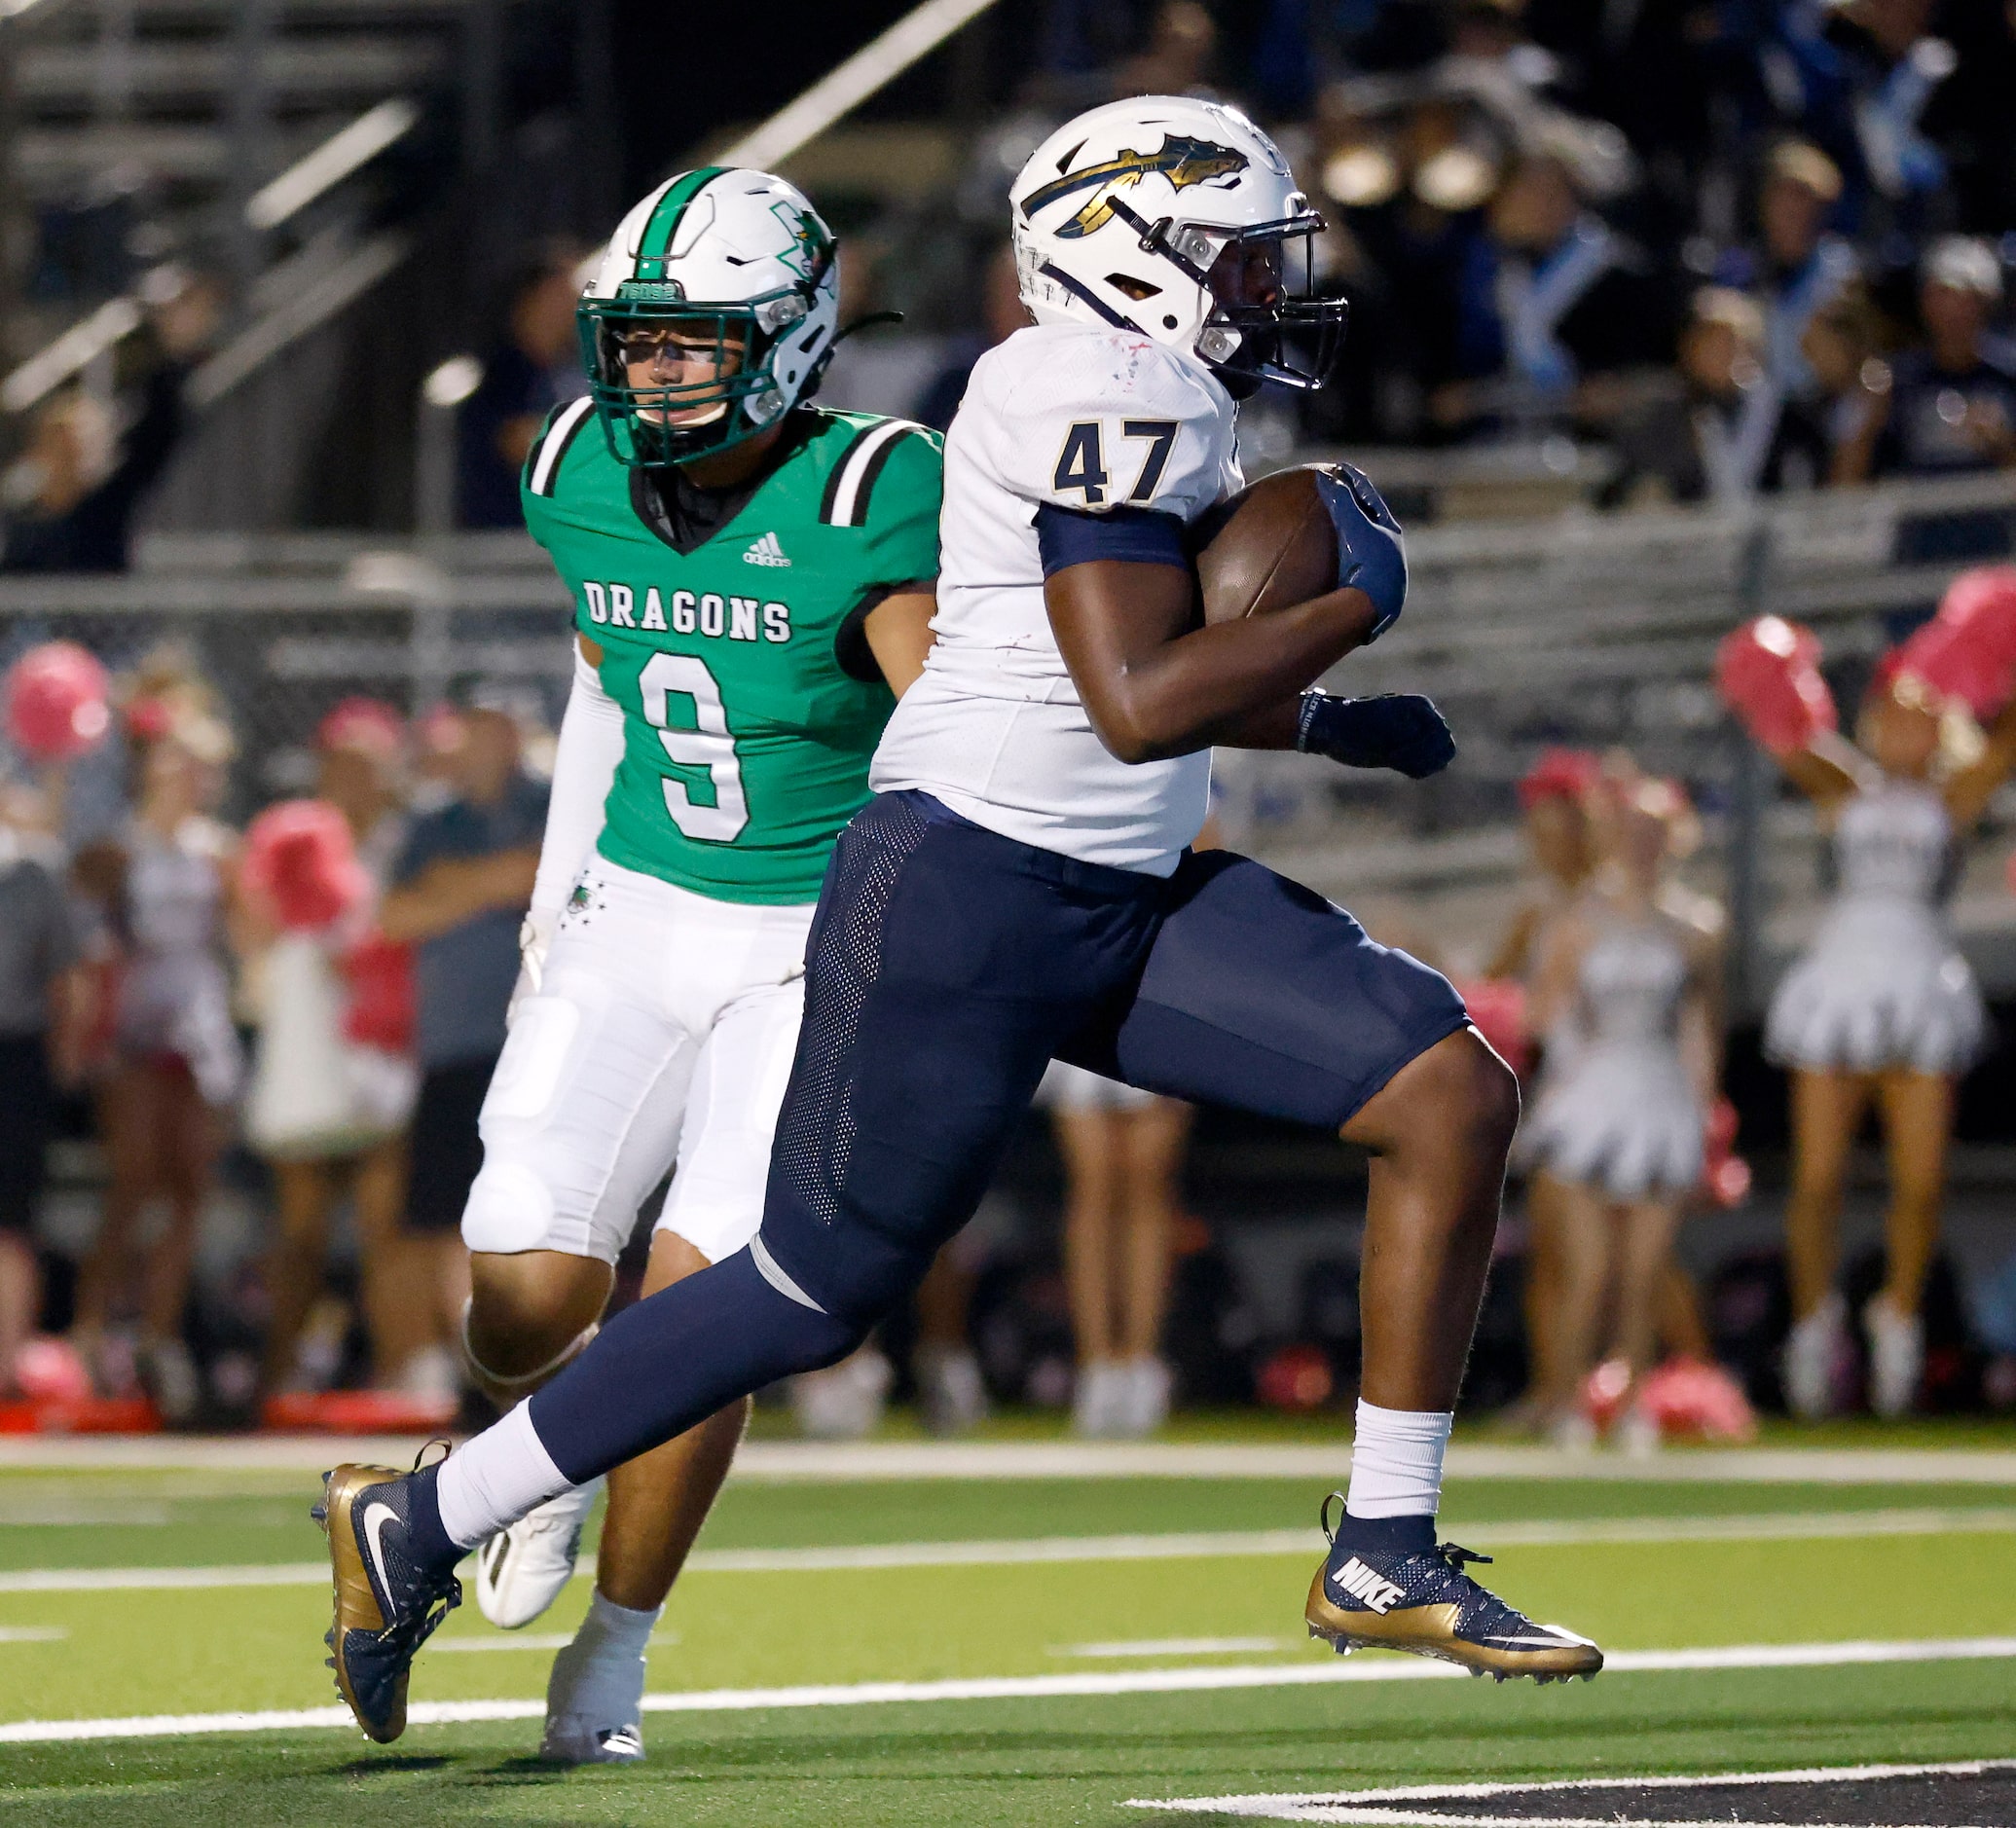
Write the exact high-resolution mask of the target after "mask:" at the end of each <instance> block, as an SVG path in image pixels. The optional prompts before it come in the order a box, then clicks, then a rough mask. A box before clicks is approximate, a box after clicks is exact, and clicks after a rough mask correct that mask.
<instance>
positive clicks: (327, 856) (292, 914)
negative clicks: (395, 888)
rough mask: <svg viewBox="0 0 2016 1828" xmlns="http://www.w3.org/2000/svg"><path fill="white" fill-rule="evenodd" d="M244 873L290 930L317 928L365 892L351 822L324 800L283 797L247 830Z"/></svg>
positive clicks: (366, 885)
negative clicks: (285, 798) (351, 837)
mask: <svg viewBox="0 0 2016 1828" xmlns="http://www.w3.org/2000/svg"><path fill="white" fill-rule="evenodd" d="M242 879H243V882H244V885H245V888H246V889H247V891H249V892H250V893H251V894H252V895H254V896H258V897H259V898H260V899H262V900H264V901H265V902H266V904H267V905H268V907H270V908H271V909H272V910H273V913H274V915H275V918H276V919H277V920H278V921H279V924H280V925H281V926H282V927H283V928H285V929H286V930H287V931H288V932H319V931H320V930H321V929H322V928H324V927H327V926H330V925H331V924H332V923H333V922H335V921H338V920H340V919H342V917H343V916H344V915H346V914H348V912H349V911H350V909H352V908H353V907H355V906H356V905H357V904H358V903H359V902H361V901H362V900H363V899H364V897H365V896H367V895H369V893H370V890H371V884H370V881H369V879H368V878H367V877H366V876H365V874H364V871H363V869H362V867H361V866H360V865H359V864H358V862H357V858H356V851H355V847H354V846H353V845H352V843H351V841H350V828H349V825H348V822H347V821H346V820H345V819H344V816H343V815H342V814H341V813H340V812H338V811H337V810H336V808H335V807H333V806H331V805H330V804H329V803H328V802H327V801H326V800H282V801H280V803H279V804H278V805H276V806H269V807H268V808H267V809H266V811H265V812H263V813H261V814H260V815H259V817H258V818H257V819H255V820H253V822H252V823H251V827H250V829H249V830H247V831H246V833H245V853H244V862H243V865H242Z"/></svg>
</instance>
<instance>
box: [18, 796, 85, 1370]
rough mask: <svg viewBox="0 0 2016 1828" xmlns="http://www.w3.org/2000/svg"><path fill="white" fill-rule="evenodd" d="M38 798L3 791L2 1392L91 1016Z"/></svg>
mask: <svg viewBox="0 0 2016 1828" xmlns="http://www.w3.org/2000/svg"><path fill="white" fill-rule="evenodd" d="M34 799H35V795H34V794H33V793H32V790H30V789H27V788H23V787H20V786H0V1393H4V1392H5V1391H6V1390H7V1389H8V1388H9V1386H10V1384H11V1382H12V1379H13V1376H14V1367H15V1361H16V1359H17V1357H18V1354H19V1352H20V1349H21V1347H22V1346H23V1345H24V1344H25V1343H26V1342H27V1340H28V1338H29V1337H30V1335H31V1334H33V1333H34V1332H35V1330H36V1324H37V1321H38V1319H39V1317H40V1314H41V1311H42V1278H41V1273H40V1268H39V1264H38V1262H37V1259H36V1253H35V1220H36V1213H37V1209H38V1207H39V1206H40V1203H41V1199H42V1188H43V1183H44V1180H45V1179H46V1177H47V1174H48V1165H49V1143H50V1135H51V1129H52V1125H53V1123H54V1119H55V1097H56V1089H57V1087H58V1086H70V1085H74V1084H76V1083H77V1081H78V1079H79V1077H80V1074H81V1070H82V1065H83V1046H84V1039H85V1037H84V1026H85V1023H86V1022H87V1021H88V1019H89V1004H88V1001H87V995H88V993H87V985H86V979H85V976H84V973H83V972H82V971H80V970H79V969H78V964H79V960H80V957H81V947H80V941H79V935H78V932H77V924H76V920H75V918H74V916H73V914H72V912H71V908H70V902H69V897H68V896H67V895H66V894H65V892H64V887H63V859H62V855H61V853H60V852H59V851H58V850H57V849H56V847H55V844H54V843H53V842H52V841H51V839H50V838H49V837H48V835H47V833H46V831H45V830H44V829H43V823H44V819H45V813H44V810H43V809H42V808H41V807H39V806H37V805H36V804H34Z"/></svg>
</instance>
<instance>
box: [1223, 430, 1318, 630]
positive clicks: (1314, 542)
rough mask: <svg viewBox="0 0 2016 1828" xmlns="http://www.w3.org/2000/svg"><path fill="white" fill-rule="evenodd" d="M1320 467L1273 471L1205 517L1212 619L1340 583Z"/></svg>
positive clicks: (1285, 603)
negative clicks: (1320, 484)
mask: <svg viewBox="0 0 2016 1828" xmlns="http://www.w3.org/2000/svg"><path fill="white" fill-rule="evenodd" d="M1318 468H1319V466H1318V465H1316V464H1313V463H1305V464H1302V465H1301V466H1299V467H1297V468H1295V469H1285V470H1275V471H1274V472H1273V473H1272V474H1271V475H1268V476H1263V477H1262V478H1261V479H1260V480H1259V481H1258V482H1254V483H1249V484H1247V486H1246V487H1245V488H1244V489H1242V490H1240V491H1239V493H1238V494H1235V495H1233V496H1232V497H1230V499H1229V500H1227V501H1223V502H1221V503H1219V505H1218V506H1217V507H1216V508H1214V509H1212V510H1211V512H1210V513H1209V514H1208V515H1206V516H1205V517H1204V522H1203V527H1202V533H1203V542H1204V543H1203V545H1202V547H1201V549H1200V550H1199V551H1198V553H1197V561H1196V563H1197V585H1198V590H1199V593H1200V595H1201V596H1202V598H1203V610H1204V620H1205V621H1206V622H1207V623H1212V622H1236V621H1238V620H1239V619H1240V618H1241V617H1243V616H1254V615H1272V614H1273V613H1274V612H1275V611H1276V610H1279V609H1286V608H1289V607H1291V606H1292V605H1294V604H1296V603H1307V602H1308V601H1309V599H1310V598H1311V597H1321V596H1323V595H1324V594H1325V593H1326V592H1328V591H1332V590H1335V589H1336V588H1337V572H1338V553H1337V529H1336V527H1335V526H1334V525H1333V524H1332V522H1331V518H1330V510H1329V508H1328V507H1326V506H1325V505H1324V501H1323V496H1322V494H1321V492H1320V491H1319V490H1318V489H1317V487H1316V476H1317V472H1318Z"/></svg>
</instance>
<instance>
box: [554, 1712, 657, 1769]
mask: <svg viewBox="0 0 2016 1828" xmlns="http://www.w3.org/2000/svg"><path fill="white" fill-rule="evenodd" d="M539 1756H540V1757H541V1758H542V1759H544V1760H545V1761H546V1762H547V1763H548V1764H549V1765H640V1764H641V1763H643V1757H644V1742H643V1738H642V1736H641V1734H640V1733H639V1731H638V1729H637V1728H636V1727H598V1726H595V1725H593V1724H591V1723H590V1722H589V1721H588V1720H586V1719H585V1718H583V1717H582V1716H581V1715H579V1714H568V1715H567V1716H566V1717H565V1718H564V1719H560V1720H549V1721H547V1722H546V1736H545V1737H544V1738H543V1739H541V1740H540V1741H539Z"/></svg>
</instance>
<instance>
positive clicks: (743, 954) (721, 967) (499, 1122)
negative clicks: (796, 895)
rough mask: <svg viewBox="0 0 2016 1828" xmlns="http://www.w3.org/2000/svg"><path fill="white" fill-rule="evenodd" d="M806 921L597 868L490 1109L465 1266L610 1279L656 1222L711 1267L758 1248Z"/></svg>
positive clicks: (519, 1017)
mask: <svg viewBox="0 0 2016 1828" xmlns="http://www.w3.org/2000/svg"><path fill="white" fill-rule="evenodd" d="M811 926H812V909H811V908H810V907H809V906H800V907H752V906H748V905H744V904H741V903H737V902H729V901H715V900H711V899H709V898H708V897H707V896H698V895H694V894H692V893H690V892H689V891H687V890H684V889H678V888H675V887H673V885H672V884H670V883H666V882H660V881H658V880H657V878H655V877H652V876H644V875H640V874H638V873H637V872H636V871H634V870H627V869H619V868H618V867H616V865H614V864H612V863H609V862H607V861H605V859H602V858H600V857H596V858H591V859H590V860H589V863H588V866H587V867H586V868H585V869H584V870H583V871H582V873H581V878H580V881H579V883H578V885H577V886H576V888H575V890H574V894H573V896H572V897H571V898H570V899H569V901H568V905H567V908H566V910H565V911H564V912H563V913H562V915H561V919H560V926H559V930H558V931H557V932H556V933H555V934H554V937H553V944H552V948H551V950H550V951H549V952H548V953H547V956H546V969H545V973H544V976H543V979H542V981H541V983H540V987H539V994H538V995H537V996H535V997H528V998H526V999H525V1000H524V1001H523V1002H521V1003H520V1004H519V1005H518V1010H517V1013H516V1015H515V1016H514V1017H513V1018H512V1023H511V1033H510V1037H509V1039H508V1040H507V1041H506V1042H505V1043H504V1051H503V1056H502V1058H500V1059H499V1060H498V1062H497V1069H496V1074H495V1077H494V1078H493V1079H492V1080H491V1083H490V1092H489V1095H488V1096H487V1097H486V1098H485V1099H484V1101H483V1115H482V1119H481V1129H482V1134H483V1171H482V1172H481V1173H480V1174H479V1175H478V1176H477V1177H476V1182H475V1185H474V1186H473V1187H472V1188H470V1189H469V1201H468V1205H467V1206H466V1207H465V1208H464V1209H463V1212H462V1240H463V1242H464V1243H466V1244H467V1245H468V1247H469V1248H470V1249H471V1250H472V1251H493V1252H498V1253H504V1254H509V1253H512V1252H517V1251H563V1252H565V1253H567V1254H568V1256H570V1257H599V1258H601V1259H602V1260H603V1261H605V1262H613V1261H615V1259H616V1256H617V1254H618V1253H619V1252H620V1251H621V1250H622V1248H623V1246H624V1243H625V1242H626V1241H627V1240H628V1238H629V1237H630V1234H631V1231H632V1229H633V1227H634V1226H635V1225H636V1222H637V1213H638V1208H639V1207H640V1206H641V1205H642V1203H643V1201H644V1199H645V1198H646V1196H648V1194H649V1193H650V1191H651V1189H652V1188H654V1187H655V1186H657V1184H658V1182H659V1181H660V1180H661V1179H662V1178H663V1177H664V1175H665V1172H666V1170H667V1169H668V1168H671V1169H675V1170H676V1172H675V1173H674V1175H673V1182H672V1191H671V1193H670V1194H669V1195H668V1196H667V1198H666V1201H665V1210H664V1212H663V1213H662V1214H661V1215H660V1217H659V1219H658V1225H659V1226H660V1228H667V1229H670V1230H673V1231H677V1232H678V1234H679V1236H680V1237H682V1238H684V1239H686V1240H687V1241H688V1242H689V1243H691V1244H692V1245H694V1246H695V1247H696V1248H697V1249H698V1250H699V1251H700V1252H701V1253H702V1255H704V1256H705V1257H706V1258H707V1259H708V1260H709V1261H711V1262H719V1261H721V1260H722V1259H723V1258H726V1257H731V1256H733V1255H734V1253H735V1252H737V1251H739V1250H740V1249H741V1248H742V1247H743V1246H744V1245H745V1244H747V1243H748V1242H749V1241H750V1239H751V1237H753V1236H754V1235H755V1231H756V1226H757V1225H759V1224H760V1223H761V1221H762V1217H763V1185H764V1182H765V1180H766V1178H767V1177H768V1174H769V1169H770V1143H771V1138H772V1137H773V1136H774V1134H775V1133H776V1129H777V1112H778V1107H779V1106H780V1105H781V1104H782V1103H783V1102H784V1088H785V1084H786V1081H787V1080H788V1079H789V1078H790V1071H791V1056H792V1054H793V1052H794V1051H795V1050H796V1047H797V1044H798V1022H799V1018H800V1016H801V1015H802V1014H803V1012H804V1006H805V976H804V973H805V939H806V934H807V933H808V932H809V931H810V930H811Z"/></svg>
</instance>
